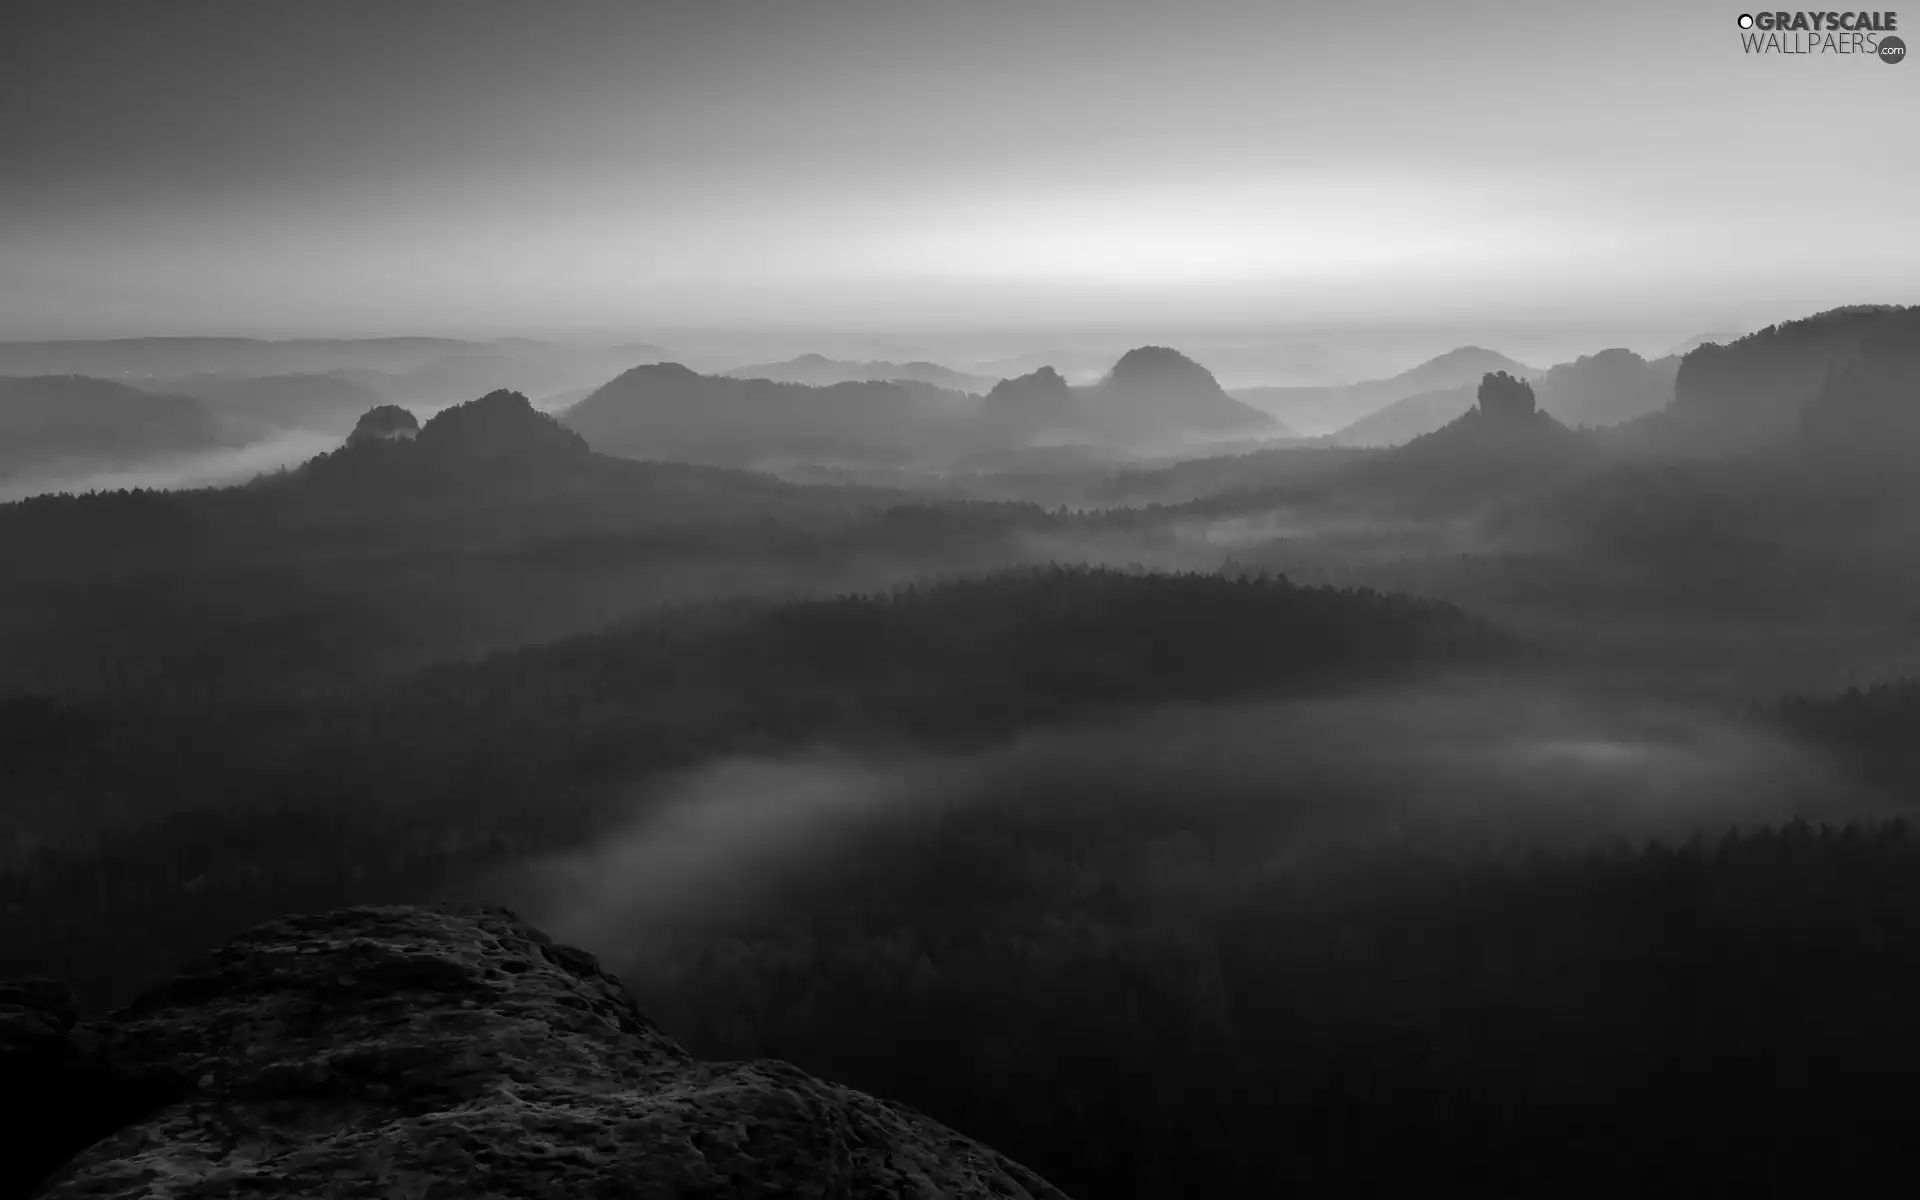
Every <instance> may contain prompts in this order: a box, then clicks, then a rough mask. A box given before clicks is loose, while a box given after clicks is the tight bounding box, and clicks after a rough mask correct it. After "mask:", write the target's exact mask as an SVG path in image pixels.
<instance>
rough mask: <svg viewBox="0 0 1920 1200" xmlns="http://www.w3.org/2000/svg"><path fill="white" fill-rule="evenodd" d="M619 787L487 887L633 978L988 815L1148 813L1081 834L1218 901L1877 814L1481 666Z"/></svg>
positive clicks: (1855, 792)
mask: <svg viewBox="0 0 1920 1200" xmlns="http://www.w3.org/2000/svg"><path fill="white" fill-rule="evenodd" d="M630 792H631V794H630V797H629V799H628V801H627V808H628V814H627V816H626V817H624V818H622V819H621V820H619V821H618V823H617V824H616V826H615V827H614V828H613V829H612V830H611V831H610V832H608V833H606V834H605V835H603V836H602V837H601V838H599V839H598V840H597V841H596V842H595V843H594V844H592V845H590V846H586V847H583V848H581V849H579V850H578V851H575V852H571V853H568V854H565V855H560V856H556V857H550V858H542V859H540V860H538V861H535V862H530V863H528V864H525V865H524V866H521V867H518V868H515V869H513V870H511V871H509V872H507V873H505V874H504V875H503V876H501V877H499V878H496V879H493V880H490V881H489V884H488V886H489V888H491V889H505V892H506V893H507V894H509V895H510V896H511V897H512V899H513V902H514V903H516V904H517V905H519V906H521V907H522V908H523V909H524V910H525V911H527V912H528V913H529V914H531V915H534V916H535V917H536V919H537V920H538V921H539V922H540V923H541V924H542V925H544V926H545V927H547V928H549V929H552V930H553V931H555V933H556V934H558V935H561V936H564V937H567V938H569V939H573V940H576V941H578V942H580V943H582V944H587V945H593V946H596V947H599V948H600V950H601V952H602V953H603V954H605V955H607V956H608V957H610V958H611V959H612V960H613V962H614V963H615V964H616V966H617V969H620V970H623V971H633V972H639V973H640V975H641V977H642V978H644V977H645V975H646V972H647V971H648V970H649V968H650V967H652V966H655V965H657V964H654V963H653V962H652V960H651V958H650V955H651V954H652V953H654V952H655V950H656V949H657V948H658V946H659V945H661V944H663V943H670V942H679V941H681V940H684V939H689V938H693V939H697V938H699V937H700V936H702V935H703V931H704V932H706V933H711V932H714V931H717V930H721V929H726V928H732V927H735V926H739V925H742V924H745V925H749V926H750V925H752V924H753V923H754V922H755V921H756V920H757V919H765V917H766V914H768V913H770V912H779V911H784V910H786V909H788V908H790V907H791V906H801V907H804V906H805V905H806V904H807V902H808V901H807V897H808V895H809V894H810V892H811V891H813V890H814V889H816V888H818V887H819V886H821V885H822V884H823V883H825V882H827V881H829V880H832V879H835V878H836V877H837V876H839V875H841V874H843V873H845V872H849V871H851V872H854V873H855V874H857V873H858V872H859V871H860V870H861V867H860V866H859V861H860V860H861V859H862V858H863V857H866V856H874V855H878V856H892V855H897V854H911V853H913V849H912V847H913V843H914V840H915V838H916V837H917V836H926V837H963V836H964V831H965V829H966V828H967V825H968V822H969V820H970V817H971V816H972V815H975V814H977V813H978V811H979V810H981V809H983V808H986V809H993V810H997V811H999V812H1001V813H1003V814H1007V813H1011V814H1014V816H1013V819H1015V820H1017V821H1019V822H1022V823H1028V824H1032V825H1034V826H1037V827H1049V828H1053V829H1055V830H1070V829H1073V828H1076V827H1081V826H1083V825H1084V824H1085V823H1092V824H1093V825H1094V826H1098V825H1099V824H1101V823H1102V822H1104V821H1111V822H1114V823H1118V824H1129V825H1130V824H1133V823H1135V822H1138V821H1141V820H1143V819H1144V820H1146V821H1148V822H1149V823H1151V824H1153V825H1155V826H1156V827H1158V828H1160V829H1161V830H1162V831H1163V833H1164V837H1163V839H1162V840H1161V841H1160V842H1159V843H1158V846H1159V849H1158V850H1156V851H1154V852H1153V853H1150V854H1148V855H1146V856H1145V857H1141V856H1139V854H1138V853H1137V851H1138V850H1139V847H1137V846H1136V847H1115V846H1107V845H1105V840H1104V839H1103V838H1102V836H1101V835H1099V834H1097V833H1092V832H1088V833H1087V834H1085V836H1086V837H1087V838H1088V845H1089V846H1091V847H1095V849H1094V850H1093V851H1092V853H1094V854H1095V856H1096V858H1098V859H1099V860H1100V866H1101V869H1102V870H1115V869H1117V870H1120V871H1122V872H1123V873H1125V874H1127V875H1129V876H1130V877H1131V878H1132V880H1133V882H1132V883H1131V884H1129V886H1135V885H1139V886H1145V887H1147V888H1148V889H1149V890H1155V891H1157V890H1161V889H1166V890H1168V891H1169V892H1170V894H1177V895H1180V896H1184V897H1186V898H1187V899H1188V900H1193V899H1199V900H1202V901H1205V900H1208V899H1211V900H1213V901H1221V900H1223V899H1225V898H1227V897H1229V896H1231V895H1234V894H1237V892H1238V891H1239V889H1241V888H1242V887H1244V886H1246V885H1247V884H1248V882H1249V881H1251V880H1256V879H1271V878H1272V876H1273V875H1274V873H1276V872H1279V873H1281V874H1290V873H1296V872H1301V871H1305V872H1307V873H1309V874H1310V873H1312V872H1313V871H1315V870H1316V869H1318V865H1320V864H1324V863H1326V862H1327V861H1329V860H1330V859H1341V858H1346V857H1350V856H1354V855H1359V856H1380V855H1385V856H1386V857H1388V858H1391V857H1392V856H1393V855H1394V854H1395V853H1396V852H1398V851H1400V850H1403V849H1405V848H1407V847H1413V846H1417V847H1420V848H1421V849H1422V850H1423V852H1427V853H1432V852H1436V851H1437V852H1442V853H1446V852H1450V851H1464V850H1467V849H1471V848H1475V847H1485V846H1487V845H1489V844H1491V845H1496V846H1500V847H1504V848H1506V849H1508V850H1515V851H1522V852H1524V851H1527V850H1548V851H1563V850H1566V849H1569V848H1577V847H1580V846H1583V845H1590V844H1607V843H1610V842H1615V841H1620V840H1624V841H1626V842H1628V843H1634V842H1638V841H1640V840H1643V839H1647V838H1663V839H1668V838H1680V839H1681V840H1684V839H1685V838H1686V837H1687V836H1689V835H1690V834H1692V833H1693V832H1694V831H1696V830H1703V829H1704V830H1707V831H1721V830H1725V829H1727V828H1731V827H1738V826H1752V825H1756V824H1767V823H1777V822H1780V821H1784V820H1788V819H1790V818H1792V817H1794V816H1796V815H1798V816H1802V817H1807V818H1818V819H1822V820H1840V821H1844V820H1847V819H1854V818H1859V817H1862V816H1867V815H1871V814H1874V813H1877V812H1880V811H1882V810H1883V809H1884V807H1885V804H1884V801H1882V800H1879V799H1877V798H1875V797H1873V796H1872V795H1870V794H1869V793H1868V792H1866V791H1865V790H1863V789H1861V788H1858V787H1857V786H1855V785H1854V784H1853V783H1852V782H1850V781H1849V780H1848V779H1847V777H1846V776H1845V774H1844V773H1843V772H1841V771H1839V770H1837V769H1836V768H1834V767H1832V766H1831V765H1829V764H1828V763H1827V762H1826V761H1824V760H1823V758H1822V757H1821V756H1820V754H1818V753H1816V752H1813V751H1810V750H1806V749H1803V748H1801V747H1799V746H1797V745H1795V744H1794V743H1793V742H1792V741H1791V740H1787V739H1783V738H1782V736H1781V735H1780V732H1779V730H1777V729H1775V728H1771V727H1767V726H1764V725H1762V724H1760V723H1757V722H1755V721H1753V720H1750V719H1744V718H1741V717H1739V716H1737V715H1734V714H1731V713H1729V712H1727V711H1724V710H1712V709H1705V708H1700V707H1695V706H1690V705H1688V704H1685V703H1683V702H1678V701H1673V700H1667V699H1661V698H1657V697H1651V696H1634V695H1630V694H1618V693H1614V694H1603V693H1597V692H1593V691H1591V690H1583V689H1581V688H1580V687H1578V686H1574V685H1565V684H1556V683H1551V682H1543V681H1538V680H1520V679H1505V678H1489V677H1455V678H1451V679H1447V680H1442V681H1437V682H1435V683H1432V684H1428V685H1421V686H1417V687H1408V688H1396V689H1389V690H1368V691H1359V692H1355V693H1353V694H1349V695H1344V696H1338V697H1331V698H1326V699H1318V700H1304V701H1297V702H1281V703H1265V704H1251V705H1223V706H1210V707H1199V708H1179V709H1164V710H1159V711H1154V712H1149V713H1144V714H1141V715H1139V716H1136V717H1131V718H1127V719H1125V720H1123V721H1119V722H1116V723H1112V724H1096V725H1079V726H1068V727H1062V728H1054V729H1048V730H1040V731H1035V732H1032V733H1029V734H1025V735H1022V736H1020V737H1018V738H1016V739H1015V740H1013V741H1011V742H1009V743H1006V744H1003V745H1001V746H998V747H996V748H994V749H992V750H989V751H986V752H982V753H976V754H968V755H964V756H929V755H918V754H894V755H885V756H874V755H872V754H863V753H860V752H855V751H848V750H837V749H834V748H832V747H821V748H820V749H818V750H815V751H813V752H810V753H805V754H799V755H793V756H783V757H778V758H740V757H730V758H726V759H722V760H718V761H715V762H712V763H709V764H707V765H705V766H702V767H699V768H696V769H693V770H690V771H687V772H684V773H681V774H678V775H676V776H674V777H672V778H670V779H663V780H657V781H652V782H649V783H647V784H644V785H635V786H633V787H632V788H631V789H630ZM1103 813H1104V814H1105V815H1104V816H1103V815H1102V814H1103ZM1142 814H1146V816H1145V817H1144V818H1143V816H1142ZM1109 854H1113V855H1118V856H1119V858H1118V859H1116V860H1113V861H1108V860H1107V858H1106V856H1107V855H1109ZM1168 855H1171V856H1172V857H1168ZM1143 873H1144V874H1143ZM955 902H956V903H959V904H965V903H968V902H969V901H968V900H967V899H966V898H964V897H955Z"/></svg>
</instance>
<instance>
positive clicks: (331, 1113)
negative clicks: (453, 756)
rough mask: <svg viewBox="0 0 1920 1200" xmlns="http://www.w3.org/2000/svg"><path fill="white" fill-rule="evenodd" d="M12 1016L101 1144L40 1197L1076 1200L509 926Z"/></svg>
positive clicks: (330, 930) (463, 929) (322, 938)
mask: <svg viewBox="0 0 1920 1200" xmlns="http://www.w3.org/2000/svg"><path fill="white" fill-rule="evenodd" d="M9 999H11V1002H12V1005H13V1007H12V1009H11V1010H10V1011H12V1013H13V1014H14V1015H13V1017H12V1019H11V1026H10V1027H11V1028H13V1029H14V1031H15V1035H16V1036H14V1037H13V1038H12V1040H11V1041H10V1042H9V1045H11V1046H12V1047H14V1049H13V1050H11V1051H8V1053H10V1054H14V1055H17V1056H25V1057H22V1058H21V1059H20V1061H21V1062H25V1061H27V1060H28V1059H30V1060H31V1061H32V1062H33V1063H34V1064H37V1066H36V1068H35V1069H36V1070H37V1071H39V1072H40V1074H39V1075H36V1076H35V1077H34V1078H35V1080H36V1081H38V1082H42V1083H44V1082H45V1080H46V1078H47V1077H48V1073H49V1072H66V1073H67V1075H63V1076H62V1078H66V1077H68V1076H72V1077H75V1078H78V1079H79V1082H78V1083H76V1084H73V1085H71V1086H69V1087H68V1088H67V1094H64V1103H65V1104H66V1106H67V1107H66V1109H65V1111H64V1112H62V1113H60V1114H57V1115H56V1116H54V1117H50V1118H49V1121H51V1122H52V1123H53V1124H62V1125H64V1127H63V1128H61V1129H55V1130H53V1131H52V1132H51V1133H50V1134H43V1136H52V1137H60V1136H65V1137H68V1138H73V1137H75V1136H76V1133H77V1132H79V1131H84V1132H85V1134H86V1135H87V1136H93V1135H103V1136H101V1140H99V1141H94V1142H92V1143H91V1144H90V1145H87V1146H86V1148H85V1149H83V1150H81V1151H80V1152H79V1153H78V1155H77V1157H74V1158H73V1159H72V1160H71V1161H69V1162H66V1163H65V1165H64V1166H61V1167H60V1168H59V1169H57V1170H56V1171H55V1172H54V1173H53V1174H52V1176H51V1177H50V1178H48V1179H46V1181H45V1182H44V1184H43V1185H42V1186H41V1189H40V1190H39V1192H38V1193H37V1194H38V1195H40V1196H45V1197H79V1196H87V1197H136V1196H137V1197H155V1198H159V1197H186V1196H195V1197H201V1196H215V1195H220V1196H225V1195H239V1194H245V1195H248V1196H253V1197H293V1196H302V1197H304V1196H329V1197H344V1196H367V1197H373V1196H379V1197H388V1196H417V1197H429V1196H431V1197H441V1196H445V1197H488V1196H499V1197H545V1196H552V1197H583V1196H604V1197H616V1196H618V1197H626V1196H634V1197H656V1196H657V1197H671V1196H712V1197H733V1196H810V1197H834V1196H846V1197H861V1196H901V1197H922V1196H924V1197H934V1196H940V1197H970V1196H982V1197H986V1196H992V1197H1014V1198H1018V1197H1034V1198H1039V1197H1060V1196H1061V1193H1060V1192H1059V1191H1058V1190H1057V1189H1055V1188H1053V1187H1052V1186H1050V1185H1049V1184H1047V1183H1046V1182H1045V1181H1044V1180H1042V1179H1040V1178H1039V1177H1038V1176H1036V1175H1034V1174H1033V1173H1032V1172H1030V1171H1027V1170H1026V1169H1024V1168H1022V1167H1020V1166H1019V1165H1017V1164H1015V1163H1013V1162H1010V1161H1008V1160H1007V1159H1006V1158H1004V1157H1002V1156H1001V1155H999V1154H997V1153H996V1152H994V1151H993V1150H990V1149H988V1148H987V1147H985V1146H982V1145H980V1144H978V1143H976V1142H973V1141H971V1140H969V1139H967V1138H965V1137H962V1136H960V1135H959V1134H957V1133H955V1132H953V1131H952V1130H949V1129H947V1128H945V1127H944V1126H941V1125H939V1124H937V1123H935V1122H934V1121H932V1120H929V1119H928V1118H926V1117H924V1116H921V1115H920V1114H918V1113H915V1112H913V1111H911V1110H909V1109H906V1108H903V1107H901V1106H899V1105H895V1104H890V1103H888V1102H886V1101H883V1100H877V1099H875V1098H873V1097H871V1096H867V1095H865V1094H863V1093H860V1092H856V1091H852V1090H850V1089H848V1088H844V1087H840V1086H837V1085H835V1084H831V1083H826V1082H823V1081H821V1080H818V1079H815V1078H813V1077H812V1076H810V1075H807V1074H806V1073H805V1072H802V1071H800V1070H798V1069H796V1068H794V1067H792V1066H789V1065H787V1064H785V1063H781V1062H772V1061H762V1062H750V1063H707V1062H699V1061H695V1060H694V1059H692V1058H691V1057H689V1056H688V1054H687V1053H686V1051H684V1050H682V1049H681V1048H680V1047H679V1046H678V1045H677V1044H676V1043H674V1041H673V1040H672V1039H671V1038H668V1037H667V1036H666V1035H665V1034H663V1033H661V1032H660V1031H659V1030H657V1029H656V1028H654V1027H653V1025H652V1024H650V1023H649V1022H648V1021H647V1020H646V1018H644V1017H643V1016H641V1015H640V1013H639V1011H638V1010H637V1009H636V1008H635V1006H634V1003H633V1000H632V998H631V997H630V996H629V995H628V994H627V992H626V989H625V988H624V987H622V986H621V984H620V982H619V981H618V980H617V979H616V978H614V977H613V976H611V975H609V974H607V973H605V972H604V971H602V970H601V969H600V967H599V965H598V963H597V962H596V961H595V960H594V958H593V956H592V955H589V954H587V953H585V952H583V951H580V950H575V949H573V948H571V947H567V946H558V945H555V944H554V943H553V942H552V941H550V940H549V939H548V938H547V937H546V936H545V935H543V934H541V933H540V932H539V931H538V930H536V929H533V928H531V927H529V926H527V925H525V924H523V923H522V922H520V921H519V920H518V919H517V918H515V917H514V916H513V914H511V913H510V912H507V911H506V910H504V909H488V910H484V911H479V912H460V911H452V910H438V909H422V908H358V909H345V910H342V911H339V912H334V913H326V914H321V915H317V916H303V917H289V918H286V919H284V920H280V921H275V922H272V923H270V924H267V925H263V926H261V927H259V928H258V929H255V930H253V931H252V932H250V933H247V934H245V935H243V936H242V937H240V938H238V939H236V940H235V941H234V942H232V943H230V944H229V945H227V946H226V947H224V948H222V949H221V950H219V951H217V952H216V953H214V954H213V955H210V956H208V957H207V958H205V959H203V960H202V961H200V962H197V963H195V964H193V965H192V966H190V967H188V968H187V969H186V970H185V971H183V972H182V973H181V974H180V975H178V976H177V977H175V978H174V979H171V980H169V981H167V982H166V983H164V984H161V985H160V986H158V987H156V988H153V989H151V990H149V991H148V992H147V993H145V994H144V995H142V996H141V997H140V998H139V999H138V1000H136V1001H135V1002H134V1003H133V1004H132V1005H130V1006H129V1007H128V1008H126V1009H124V1010H122V1011H121V1012H119V1013H116V1014H114V1016H113V1017H112V1018H110V1019H109V1020H108V1021H107V1022H104V1023H102V1024H101V1025H98V1026H93V1025H88V1024H85V1023H79V1024H76V1023H74V1022H73V1021H72V1019H71V1014H70V1012H69V1011H67V1010H66V1008H65V1007H64V1005H63V1003H62V1002H61V1001H60V1000H59V998H58V997H55V996H49V995H47V994H44V992H43V991H37V990H34V989H16V990H15V991H14V992H12V993H10V994H0V1007H4V1006H5V1005H7V1004H8V1003H9ZM0 1025H4V1023H0ZM15 1065H17V1064H15V1063H12V1062H9V1063H0V1066H5V1067H8V1068H9V1069H8V1086H7V1090H8V1091H12V1090H13V1088H14V1084H15V1081H16V1080H23V1081H24V1077H23V1076H21V1075H18V1074H16V1073H15V1072H14V1071H13V1070H12V1069H11V1068H12V1067H13V1066H15ZM103 1095H104V1096H113V1097H120V1098H121V1099H120V1103H121V1109H122V1111H116V1110H115V1109H114V1107H113V1105H111V1104H105V1103H104V1102H102V1101H101V1100H100V1097H101V1096H103ZM129 1097H131V1098H132V1099H128V1098H129ZM129 1106H132V1107H133V1108H135V1109H137V1111H124V1110H125V1109H126V1108H127V1107H129ZM120 1121H124V1122H125V1123H124V1124H123V1125H119V1127H117V1128H111V1126H112V1125H114V1124H117V1123H118V1122H120ZM88 1122H91V1123H92V1125H91V1126H89V1125H88V1124H87V1123H88ZM43 1123H46V1122H43ZM102 1123H108V1124H109V1127H110V1129H111V1131H109V1129H101V1128H99V1126H100V1125H101V1124H102Z"/></svg>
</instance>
